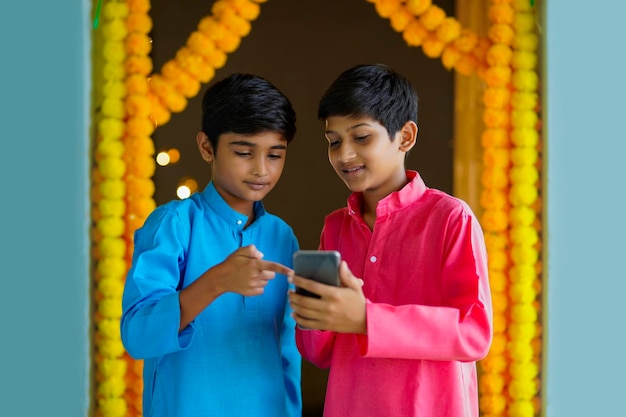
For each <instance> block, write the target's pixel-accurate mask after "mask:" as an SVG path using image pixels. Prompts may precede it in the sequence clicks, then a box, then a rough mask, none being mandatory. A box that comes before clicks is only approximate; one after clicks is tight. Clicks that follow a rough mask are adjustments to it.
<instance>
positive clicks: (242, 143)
mask: <svg viewBox="0 0 626 417" xmlns="http://www.w3.org/2000/svg"><path fill="white" fill-rule="evenodd" d="M229 145H236V146H248V147H250V148H256V147H257V144H256V143H253V142H248V141H245V140H234V141H232V142H230V143H229ZM270 149H287V146H286V145H274V146H270Z"/></svg>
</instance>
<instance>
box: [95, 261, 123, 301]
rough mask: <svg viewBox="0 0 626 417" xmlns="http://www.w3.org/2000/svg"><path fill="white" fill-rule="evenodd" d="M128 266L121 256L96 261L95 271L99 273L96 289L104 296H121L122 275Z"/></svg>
mask: <svg viewBox="0 0 626 417" xmlns="http://www.w3.org/2000/svg"><path fill="white" fill-rule="evenodd" d="M127 270H128V268H127V266H126V262H125V261H124V259H122V258H103V259H100V260H99V261H98V264H97V266H96V271H97V272H98V273H99V274H100V277H101V279H100V280H98V283H97V289H98V291H100V292H101V293H102V294H104V295H105V296H111V297H114V296H118V297H121V296H122V293H123V292H124V281H123V279H124V277H125V275H126V272H127Z"/></svg>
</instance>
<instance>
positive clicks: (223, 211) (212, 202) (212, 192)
mask: <svg viewBox="0 0 626 417" xmlns="http://www.w3.org/2000/svg"><path fill="white" fill-rule="evenodd" d="M202 197H203V198H204V201H206V203H207V204H208V205H209V207H211V208H212V209H213V211H214V212H215V213H216V214H217V215H218V216H219V217H221V218H222V219H223V220H224V221H225V222H226V223H228V224H230V225H232V226H233V227H236V228H241V229H243V228H244V226H245V225H246V223H247V222H248V216H246V215H245V214H241V213H239V212H238V211H236V210H234V209H233V208H232V207H231V206H229V205H228V203H227V202H226V200H224V198H223V197H222V196H221V195H220V193H218V192H217V190H216V189H215V185H214V184H213V181H210V182H209V183H208V184H207V186H206V187H205V188H204V191H203V192H202ZM264 214H265V207H263V203H262V202H260V201H255V203H254V217H255V218H254V223H256V222H257V221H258V220H259V219H260V218H261V216H263V215H264ZM254 223H253V224H254Z"/></svg>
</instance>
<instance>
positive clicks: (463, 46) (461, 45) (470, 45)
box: [454, 29, 478, 52]
mask: <svg viewBox="0 0 626 417" xmlns="http://www.w3.org/2000/svg"><path fill="white" fill-rule="evenodd" d="M477 43H478V35H477V34H476V32H474V31H472V30H470V29H461V33H460V34H459V37H458V38H456V39H455V40H454V46H455V47H456V48H457V49H458V50H459V51H461V52H471V51H472V50H473V49H474V47H475V46H476V44H477Z"/></svg>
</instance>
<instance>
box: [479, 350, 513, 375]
mask: <svg viewBox="0 0 626 417" xmlns="http://www.w3.org/2000/svg"><path fill="white" fill-rule="evenodd" d="M478 363H479V365H480V367H481V369H482V370H483V371H484V372H485V373H494V374H495V373H502V372H504V370H505V369H506V366H507V363H506V360H505V359H504V358H503V357H502V356H501V355H492V354H491V353H490V354H489V355H487V357H485V358H483V359H481V360H480V361H479V362H478Z"/></svg>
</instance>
